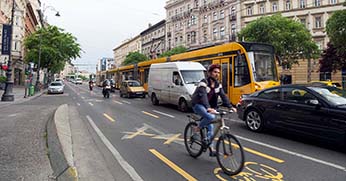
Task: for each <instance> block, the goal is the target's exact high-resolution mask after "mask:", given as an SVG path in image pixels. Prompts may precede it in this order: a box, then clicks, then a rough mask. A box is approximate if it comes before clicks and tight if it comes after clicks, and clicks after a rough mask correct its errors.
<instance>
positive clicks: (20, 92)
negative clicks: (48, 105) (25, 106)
mask: <svg viewBox="0 0 346 181" xmlns="http://www.w3.org/2000/svg"><path fill="white" fill-rule="evenodd" d="M4 91H5V90H0V108H1V107H4V106H8V105H11V104H16V103H22V102H25V101H28V100H31V99H33V98H35V97H38V96H40V95H42V94H43V93H44V92H45V90H41V92H39V93H35V94H34V95H33V96H30V97H28V96H27V97H26V98H24V96H25V87H24V86H14V87H13V89H12V94H13V96H14V101H13V102H2V101H1V97H2V95H3V94H4ZM27 91H28V90H27ZM26 94H28V92H27V93H26Z"/></svg>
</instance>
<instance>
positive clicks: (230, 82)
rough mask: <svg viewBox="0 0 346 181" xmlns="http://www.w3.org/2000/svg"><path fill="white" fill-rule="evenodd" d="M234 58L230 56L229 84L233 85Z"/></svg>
mask: <svg viewBox="0 0 346 181" xmlns="http://www.w3.org/2000/svg"><path fill="white" fill-rule="evenodd" d="M232 63H233V62H232V58H229V86H232V85H233V80H232V78H233V76H232V72H233V66H232V65H233V64H232Z"/></svg>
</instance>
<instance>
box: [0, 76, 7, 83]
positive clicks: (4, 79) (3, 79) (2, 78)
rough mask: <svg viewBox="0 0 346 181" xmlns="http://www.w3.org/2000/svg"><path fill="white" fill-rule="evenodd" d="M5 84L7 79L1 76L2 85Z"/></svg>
mask: <svg viewBox="0 0 346 181" xmlns="http://www.w3.org/2000/svg"><path fill="white" fill-rule="evenodd" d="M4 82H6V77H5V76H2V75H0V83H4Z"/></svg>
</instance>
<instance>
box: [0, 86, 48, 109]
mask: <svg viewBox="0 0 346 181" xmlns="http://www.w3.org/2000/svg"><path fill="white" fill-rule="evenodd" d="M46 93H47V90H46V89H44V90H43V91H41V92H39V93H37V94H35V95H33V96H30V97H27V98H23V99H20V100H19V101H14V102H6V103H3V104H0V108H3V107H7V106H9V105H12V104H20V103H25V102H27V101H30V100H32V99H36V98H38V97H40V96H42V95H43V94H46Z"/></svg>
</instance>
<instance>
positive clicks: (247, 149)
mask: <svg viewBox="0 0 346 181" xmlns="http://www.w3.org/2000/svg"><path fill="white" fill-rule="evenodd" d="M215 140H218V138H215ZM225 143H226V144H229V142H228V141H225ZM232 146H234V147H236V148H239V145H237V144H234V143H232ZM243 149H244V151H247V152H249V153H252V154H254V155H257V156H260V157H263V158H266V159H268V160H272V161H274V162H277V163H283V162H285V161H284V160H281V159H279V158H275V157H273V156H270V155H267V154H265V153H261V152H259V151H256V150H253V149H250V148H247V147H243Z"/></svg>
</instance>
